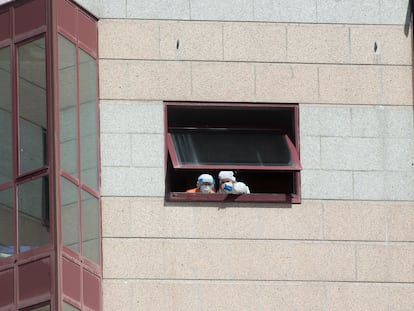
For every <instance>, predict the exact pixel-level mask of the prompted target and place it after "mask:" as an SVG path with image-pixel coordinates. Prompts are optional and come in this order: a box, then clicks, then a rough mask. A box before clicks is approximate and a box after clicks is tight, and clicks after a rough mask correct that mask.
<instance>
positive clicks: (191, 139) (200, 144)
mask: <svg viewBox="0 0 414 311" xmlns="http://www.w3.org/2000/svg"><path fill="white" fill-rule="evenodd" d="M167 145H168V151H169V154H170V157H171V161H172V164H173V166H174V168H175V169H197V168H200V167H206V166H207V167H211V168H215V169H235V168H239V169H252V170H280V171H299V170H301V169H302V166H301V164H300V160H299V155H298V152H297V149H296V148H295V145H294V144H293V143H292V141H291V139H290V138H289V137H288V135H286V134H284V133H281V132H278V131H277V130H268V129H234V128H208V129H206V128H170V129H169V133H168V136H167Z"/></svg>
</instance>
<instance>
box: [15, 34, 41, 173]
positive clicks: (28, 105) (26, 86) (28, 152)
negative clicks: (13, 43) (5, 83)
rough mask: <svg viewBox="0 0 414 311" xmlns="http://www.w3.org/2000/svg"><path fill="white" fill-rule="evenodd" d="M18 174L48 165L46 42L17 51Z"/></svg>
mask: <svg viewBox="0 0 414 311" xmlns="http://www.w3.org/2000/svg"><path fill="white" fill-rule="evenodd" d="M18 63H19V73H18V74H19V80H18V82H19V131H20V132H19V136H20V146H19V150H20V172H27V171H30V170H34V169H37V168H40V167H42V166H44V165H45V164H46V163H47V144H46V142H47V140H46V129H47V117H46V63H45V39H44V38H41V39H38V40H35V41H32V42H29V43H26V44H24V45H22V46H20V47H19V48H18Z"/></svg>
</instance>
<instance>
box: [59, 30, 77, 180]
mask: <svg viewBox="0 0 414 311" xmlns="http://www.w3.org/2000/svg"><path fill="white" fill-rule="evenodd" d="M76 103H77V98H76V47H75V45H74V44H73V43H71V42H70V41H69V40H67V39H65V38H64V37H62V36H61V35H59V112H60V161H61V167H62V169H63V170H64V171H66V172H68V173H69V174H71V175H73V176H75V177H78V135H77V129H78V126H77V124H78V121H77V119H78V117H77V109H76Z"/></svg>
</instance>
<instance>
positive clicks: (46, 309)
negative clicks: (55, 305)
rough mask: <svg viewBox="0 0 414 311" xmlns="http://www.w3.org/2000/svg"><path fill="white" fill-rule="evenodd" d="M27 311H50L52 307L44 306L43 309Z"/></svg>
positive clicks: (35, 308)
mask: <svg viewBox="0 0 414 311" xmlns="http://www.w3.org/2000/svg"><path fill="white" fill-rule="evenodd" d="M25 310H26V309H25ZM27 310H30V311H50V305H47V306H42V307H34V308H33V309H32V308H29V309H27Z"/></svg>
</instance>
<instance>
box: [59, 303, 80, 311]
mask: <svg viewBox="0 0 414 311" xmlns="http://www.w3.org/2000/svg"><path fill="white" fill-rule="evenodd" d="M62 310H63V311H78V310H79V309H78V308H75V307H74V306H72V305H70V304H68V303H66V302H65V301H64V302H63V305H62Z"/></svg>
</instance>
